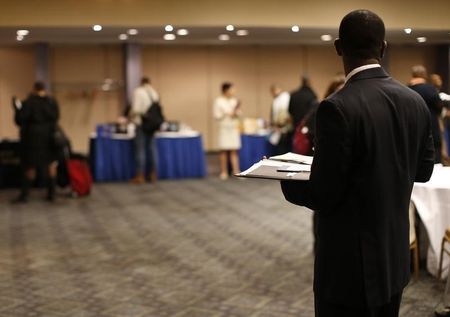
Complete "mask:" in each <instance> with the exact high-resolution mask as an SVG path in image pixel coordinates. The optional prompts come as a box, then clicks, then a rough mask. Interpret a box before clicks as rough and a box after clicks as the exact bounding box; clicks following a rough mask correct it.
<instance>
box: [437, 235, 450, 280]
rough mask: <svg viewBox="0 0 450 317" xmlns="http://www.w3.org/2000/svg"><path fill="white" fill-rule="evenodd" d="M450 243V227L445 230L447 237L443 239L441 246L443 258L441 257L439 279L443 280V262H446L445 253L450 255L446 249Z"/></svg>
mask: <svg viewBox="0 0 450 317" xmlns="http://www.w3.org/2000/svg"><path fill="white" fill-rule="evenodd" d="M446 242H447V243H450V227H448V228H447V230H445V236H444V238H442V245H441V256H440V257H439V270H438V279H441V275H442V262H443V260H444V252H445V253H447V254H448V255H450V251H449V250H448V249H446V248H445V243H446Z"/></svg>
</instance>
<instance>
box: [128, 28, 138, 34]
mask: <svg viewBox="0 0 450 317" xmlns="http://www.w3.org/2000/svg"><path fill="white" fill-rule="evenodd" d="M127 33H128V34H129V35H137V34H138V33H139V31H138V30H136V29H129V30H128V31H127Z"/></svg>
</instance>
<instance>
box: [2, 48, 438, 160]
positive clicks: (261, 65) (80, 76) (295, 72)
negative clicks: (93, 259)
mask: <svg viewBox="0 0 450 317" xmlns="http://www.w3.org/2000/svg"><path fill="white" fill-rule="evenodd" d="M435 55H436V49H435V48H434V47H429V46H423V47H419V46H392V47H390V51H389V57H390V73H391V74H392V76H393V77H394V78H396V79H398V80H400V81H401V82H403V83H406V82H407V81H408V79H409V77H410V68H411V66H413V65H414V64H419V63H421V64H424V65H425V66H427V67H428V68H429V70H430V72H431V71H435ZM142 58H143V61H142V64H143V72H144V73H145V74H147V75H149V76H151V77H152V79H153V82H154V85H155V87H156V88H157V89H158V91H159V93H160V94H161V98H162V105H163V107H164V111H165V113H166V116H167V117H168V118H169V119H171V120H178V121H181V122H185V123H187V124H188V125H190V126H191V127H192V128H194V129H196V130H199V131H200V132H202V134H203V135H204V140H205V146H206V148H207V149H214V147H215V139H216V135H215V122H214V120H213V118H212V103H213V100H214V98H215V97H216V96H217V95H218V94H219V93H220V85H221V83H222V82H223V81H226V80H229V81H232V82H234V83H235V84H236V87H237V90H238V97H239V98H240V99H241V100H242V105H243V112H244V116H247V117H263V118H268V115H269V109H270V104H271V96H270V94H269V86H270V85H271V84H272V83H278V84H280V85H281V86H282V87H283V88H284V89H285V90H289V91H290V90H293V89H295V88H296V87H297V86H298V85H299V76H300V75H301V74H308V75H309V77H310V78H311V81H312V86H313V88H314V90H315V91H316V92H317V94H318V96H319V97H320V98H321V97H322V96H323V94H324V92H325V89H326V87H327V85H328V83H329V81H330V79H331V78H332V77H333V76H334V75H335V74H336V73H337V72H339V71H341V70H342V67H341V63H340V60H339V58H338V57H337V56H336V54H335V52H334V49H333V47H332V46H331V45H329V46H307V47H305V46H281V47H280V46H277V47H276V46H251V47H249V46H235V47H233V46H226V47H225V46H223V47H222V46H188V47H177V46H144V47H143V51H142ZM122 62H123V61H122V50H121V47H119V46H56V47H52V48H51V63H50V65H51V81H52V85H53V92H54V95H55V97H56V98H57V99H58V101H59V103H60V107H61V125H62V126H63V128H64V129H65V130H66V131H67V133H68V134H69V136H70V138H71V139H72V143H73V145H74V149H75V150H76V151H81V152H87V150H88V139H89V133H90V132H92V131H94V129H95V125H96V124H98V123H102V122H108V121H113V120H115V119H116V118H117V116H118V115H119V114H120V112H121V110H122V108H123V106H124V104H123V94H122V91H121V90H115V91H111V92H104V91H102V90H101V87H100V86H101V84H102V83H103V81H104V79H105V78H111V79H113V80H120V79H122V75H123V73H122V72H123V67H122V66H123V65H122ZM34 67H35V56H34V48H33V47H32V46H29V47H23V48H0V69H1V72H0V138H4V137H17V128H16V127H15V126H14V123H13V122H12V110H11V106H10V99H11V97H12V95H13V94H16V95H17V96H19V97H21V98H24V97H25V96H26V94H27V93H28V92H29V90H30V87H31V85H32V83H33V80H34Z"/></svg>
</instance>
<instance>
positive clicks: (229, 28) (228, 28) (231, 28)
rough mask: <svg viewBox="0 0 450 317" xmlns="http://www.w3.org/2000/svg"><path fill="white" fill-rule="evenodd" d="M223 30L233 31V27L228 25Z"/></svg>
mask: <svg viewBox="0 0 450 317" xmlns="http://www.w3.org/2000/svg"><path fill="white" fill-rule="evenodd" d="M225 29H226V30H227V31H229V32H231V31H234V25H232V24H228V25H227V26H226V28H225Z"/></svg>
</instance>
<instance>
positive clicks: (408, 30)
mask: <svg viewBox="0 0 450 317" xmlns="http://www.w3.org/2000/svg"><path fill="white" fill-rule="evenodd" d="M403 31H405V33H406V34H411V32H412V29H411V28H406V29H404V30H403Z"/></svg>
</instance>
